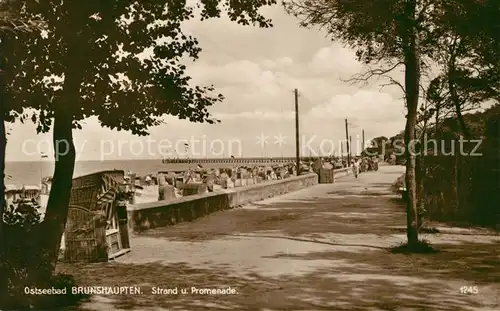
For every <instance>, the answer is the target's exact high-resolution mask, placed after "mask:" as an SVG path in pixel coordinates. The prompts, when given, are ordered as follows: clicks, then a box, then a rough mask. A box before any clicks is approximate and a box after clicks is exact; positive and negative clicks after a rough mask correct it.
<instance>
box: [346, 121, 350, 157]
mask: <svg viewBox="0 0 500 311" xmlns="http://www.w3.org/2000/svg"><path fill="white" fill-rule="evenodd" d="M345 142H346V145H347V166H351V148H350V145H351V143H350V140H349V125H348V123H347V119H345Z"/></svg>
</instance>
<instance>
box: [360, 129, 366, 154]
mask: <svg viewBox="0 0 500 311" xmlns="http://www.w3.org/2000/svg"><path fill="white" fill-rule="evenodd" d="M361 133H362V135H363V138H362V139H363V144H362V145H361V154H363V151H365V130H363V131H362V132H361Z"/></svg>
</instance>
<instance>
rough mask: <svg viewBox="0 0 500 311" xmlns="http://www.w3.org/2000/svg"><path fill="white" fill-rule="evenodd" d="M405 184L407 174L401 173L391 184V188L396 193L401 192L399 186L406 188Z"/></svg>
mask: <svg viewBox="0 0 500 311" xmlns="http://www.w3.org/2000/svg"><path fill="white" fill-rule="evenodd" d="M404 186H405V174H403V175H401V176H399V177H398V179H396V181H395V182H394V183H393V184H392V185H391V190H392V191H394V192H395V193H399V188H404Z"/></svg>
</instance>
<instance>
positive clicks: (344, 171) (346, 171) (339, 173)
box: [333, 167, 352, 178]
mask: <svg viewBox="0 0 500 311" xmlns="http://www.w3.org/2000/svg"><path fill="white" fill-rule="evenodd" d="M333 174H334V176H335V178H339V177H344V176H348V175H352V167H344V168H339V169H337V170H334V171H333Z"/></svg>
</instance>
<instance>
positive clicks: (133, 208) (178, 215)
mask: <svg viewBox="0 0 500 311" xmlns="http://www.w3.org/2000/svg"><path fill="white" fill-rule="evenodd" d="M349 172H350V169H339V170H335V177H342V176H346V175H348V174H350V173H349ZM316 184H318V175H317V174H315V173H311V174H307V175H301V176H293V177H290V178H286V179H282V180H273V181H267V182H264V183H259V184H255V185H250V186H245V187H238V188H233V189H228V190H224V192H217V193H215V192H211V193H204V194H198V195H192V196H187V197H182V198H176V199H173V200H168V201H159V202H150V203H142V204H135V205H129V206H128V208H127V213H128V225H129V228H130V230H131V231H133V232H141V231H144V230H148V229H153V228H158V227H165V226H171V225H175V224H177V223H180V222H186V221H192V220H194V219H196V218H199V217H203V216H206V215H209V214H211V213H214V212H217V211H221V210H226V209H232V208H235V207H239V206H242V205H245V204H248V203H252V202H256V201H261V200H264V199H266V198H270V197H273V196H277V195H280V194H285V193H289V192H293V191H297V190H300V189H304V188H307V187H310V186H313V185H316Z"/></svg>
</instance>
